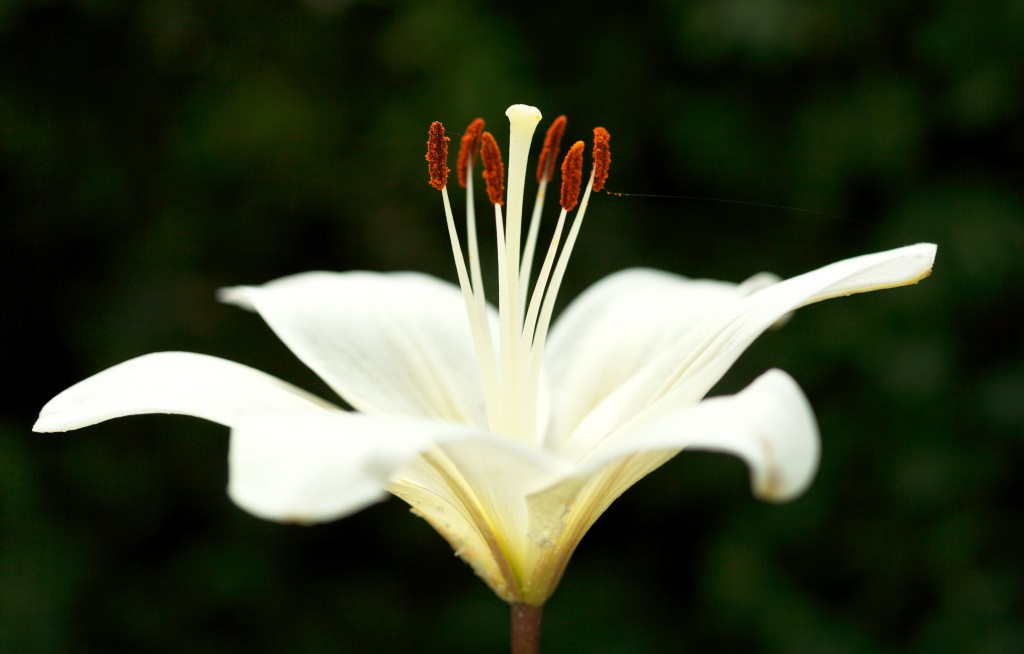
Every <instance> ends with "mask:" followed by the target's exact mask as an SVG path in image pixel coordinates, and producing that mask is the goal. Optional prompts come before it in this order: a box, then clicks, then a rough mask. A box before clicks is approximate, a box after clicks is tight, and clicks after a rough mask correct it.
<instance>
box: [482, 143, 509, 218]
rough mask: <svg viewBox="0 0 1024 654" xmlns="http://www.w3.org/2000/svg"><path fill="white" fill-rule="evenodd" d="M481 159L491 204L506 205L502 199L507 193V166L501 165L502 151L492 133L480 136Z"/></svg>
mask: <svg viewBox="0 0 1024 654" xmlns="http://www.w3.org/2000/svg"><path fill="white" fill-rule="evenodd" d="M480 158H481V159H483V161H484V181H485V182H486V183H487V195H488V196H489V197H490V198H491V204H499V205H503V204H505V201H504V200H502V199H501V196H502V194H504V192H505V165H504V164H502V163H501V150H500V149H498V143H497V141H495V140H494V136H492V135H491V133H490V132H484V133H483V134H482V135H481V136H480Z"/></svg>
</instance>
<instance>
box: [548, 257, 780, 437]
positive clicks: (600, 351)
mask: <svg viewBox="0 0 1024 654" xmlns="http://www.w3.org/2000/svg"><path fill="white" fill-rule="evenodd" d="M777 281H778V277H776V276H774V275H771V274H769V273H761V274H759V275H756V276H755V277H752V278H750V279H749V280H747V281H746V282H744V283H743V284H732V283H728V282H719V281H713V280H705V279H687V278H686V277H681V276H679V275H674V274H671V273H667V272H661V271H657V270H649V269H632V270H624V271H622V272H619V273H615V274H613V275H610V276H608V277H606V278H604V279H602V280H601V281H599V282H598V283H596V284H594V285H593V286H591V287H590V288H588V289H587V290H586V291H585V292H584V293H583V294H582V295H580V296H579V297H578V298H577V299H576V300H574V301H573V302H572V303H571V304H570V305H569V306H568V307H567V308H566V310H565V311H564V312H563V313H562V315H561V317H560V318H559V319H558V321H557V322H556V323H555V326H554V327H553V328H552V331H551V338H550V340H549V342H548V347H547V352H546V353H545V362H544V363H545V370H546V372H547V373H548V375H549V378H550V380H551V386H552V390H553V392H554V393H555V399H554V404H555V407H556V411H555V414H554V421H555V422H554V424H553V425H552V431H551V434H552V438H551V440H549V443H550V444H551V445H553V446H556V447H557V442H558V440H559V436H560V435H561V436H564V435H566V434H567V432H568V431H570V430H571V428H572V427H574V426H575V425H576V424H577V423H578V422H579V421H580V419H582V417H583V416H584V415H585V414H586V413H587V412H588V411H589V410H590V409H592V408H593V407H594V406H596V405H597V404H598V403H599V402H600V401H601V400H603V399H604V398H605V397H607V396H608V395H609V394H610V393H611V392H612V391H614V390H615V389H616V388H618V387H619V386H620V385H621V384H622V383H623V382H625V381H626V380H627V379H629V378H630V377H631V376H632V375H633V374H635V373H636V372H637V371H639V370H640V369H642V368H643V367H644V366H646V365H647V364H649V363H650V362H651V361H652V360H654V359H656V358H658V357H659V356H662V355H663V354H664V352H665V349H666V348H668V347H670V346H672V345H673V344H675V343H678V342H679V341H680V339H684V338H686V337H687V335H688V334H690V332H691V331H692V330H694V329H697V328H698V327H699V326H700V324H701V321H702V320H703V319H704V318H706V317H707V316H708V315H709V314H710V313H711V312H713V311H715V310H717V309H718V308H720V307H721V306H722V305H723V304H726V303H731V302H735V301H737V300H739V299H741V298H743V297H746V296H747V295H750V294H751V293H753V292H755V291H757V290H760V289H762V288H765V287H766V286H769V285H771V284H774V283H775V282H777Z"/></svg>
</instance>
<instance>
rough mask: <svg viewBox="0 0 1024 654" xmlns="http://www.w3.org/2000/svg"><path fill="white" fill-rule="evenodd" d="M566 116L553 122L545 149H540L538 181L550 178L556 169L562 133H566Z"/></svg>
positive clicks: (545, 138) (546, 138)
mask: <svg viewBox="0 0 1024 654" xmlns="http://www.w3.org/2000/svg"><path fill="white" fill-rule="evenodd" d="M565 123H566V117H565V116H564V115H563V116H559V117H558V118H555V122H553V123H551V127H549V128H548V133H547V135H546V136H545V137H544V149H543V150H541V151H540V159H539V160H538V161H537V183H538V184H539V183H540V182H543V181H546V180H550V179H551V173H552V172H554V170H555V161H557V160H558V150H559V148H560V147H561V145H562V135H563V134H565Z"/></svg>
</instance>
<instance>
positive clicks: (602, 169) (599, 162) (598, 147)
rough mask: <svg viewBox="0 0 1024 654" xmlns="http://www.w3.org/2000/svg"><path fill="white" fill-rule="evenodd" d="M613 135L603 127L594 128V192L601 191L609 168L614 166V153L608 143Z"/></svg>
mask: <svg viewBox="0 0 1024 654" xmlns="http://www.w3.org/2000/svg"><path fill="white" fill-rule="evenodd" d="M611 138H612V135H611V134H609V133H608V130H606V129H605V128H603V127H595V128H594V154H593V157H594V190H595V191H600V190H601V189H603V188H604V183H605V181H607V179H608V167H609V166H611V165H612V152H611V150H609V149H608V141H609V140H611Z"/></svg>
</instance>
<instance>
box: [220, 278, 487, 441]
mask: <svg viewBox="0 0 1024 654" xmlns="http://www.w3.org/2000/svg"><path fill="white" fill-rule="evenodd" d="M220 297H221V299H222V300H224V301H226V302H230V303H233V304H237V305H239V306H242V307H245V308H252V309H255V310H256V311H258V312H259V313H260V315H262V316H263V318H264V319H265V320H266V321H267V323H268V324H269V325H270V327H271V329H273V330H274V332H275V333H276V334H277V335H278V337H280V338H281V340H282V341H284V342H285V344H286V345H287V346H288V347H289V348H290V349H291V350H292V351H293V352H294V353H295V354H296V355H297V356H298V357H299V359H301V360H302V361H303V362H304V363H305V364H306V365H307V366H309V367H310V368H312V369H313V371H315V372H316V373H317V374H318V375H320V377H321V378H323V380H324V381H325V382H327V384H328V385H329V386H331V388H333V389H334V390H335V391H336V392H337V393H338V394H339V395H341V396H342V397H344V398H345V400H347V401H348V402H349V403H351V404H352V406H353V407H355V408H356V409H358V410H360V411H364V412H367V413H384V414H389V415H404V416H412V417H427V418H438V419H445V420H453V421H457V422H471V423H474V424H478V425H483V424H486V409H485V406H484V396H483V388H482V385H481V382H480V370H479V366H478V364H477V359H476V355H475V353H474V349H473V341H472V338H471V335H470V331H469V326H468V319H467V317H466V312H465V305H464V303H463V299H462V295H461V292H460V291H459V289H458V288H456V287H454V286H452V285H450V284H448V283H446V282H442V281H440V280H437V279H434V278H432V277H429V276H427V275H421V274H417V273H390V274H381V273H370V272H348V273H327V272H313V273H305V274H301V275H294V276H291V277H285V278H283V279H279V280H276V281H273V282H270V283H269V284H266V285H264V286H259V287H237V288H230V289H224V290H223V291H222V293H221V296H220Z"/></svg>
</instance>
